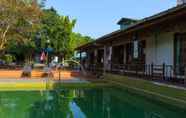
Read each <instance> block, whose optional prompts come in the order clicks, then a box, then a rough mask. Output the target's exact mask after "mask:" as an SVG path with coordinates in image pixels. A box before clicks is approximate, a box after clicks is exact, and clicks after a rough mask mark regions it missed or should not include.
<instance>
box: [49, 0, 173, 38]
mask: <svg viewBox="0 0 186 118" xmlns="http://www.w3.org/2000/svg"><path fill="white" fill-rule="evenodd" d="M174 6H176V0H47V2H46V7H47V8H49V7H54V8H55V9H56V10H57V11H58V13H59V14H61V15H68V16H70V18H72V19H76V20H77V23H76V26H75V28H74V31H75V32H78V33H81V34H83V35H87V36H91V37H93V38H99V37H101V36H103V35H105V34H107V33H110V32H113V31H115V30H118V29H119V26H118V25H117V22H118V21H119V20H120V19H121V18H122V17H127V18H134V19H142V18H144V17H148V16H151V15H154V14H156V13H159V12H161V11H164V10H167V9H169V8H171V7H174Z"/></svg>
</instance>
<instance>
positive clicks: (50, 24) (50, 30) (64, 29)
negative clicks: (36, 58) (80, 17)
mask: <svg viewBox="0 0 186 118" xmlns="http://www.w3.org/2000/svg"><path fill="white" fill-rule="evenodd" d="M42 23H43V25H42V30H41V31H40V32H41V34H42V38H41V39H42V41H41V46H42V47H43V48H45V47H46V42H47V40H50V47H52V48H53V50H54V51H55V53H56V54H58V55H63V56H64V55H66V54H67V53H68V46H69V41H70V40H71V34H72V33H73V32H72V30H73V28H74V26H75V23H76V20H70V18H69V17H68V16H60V15H59V14H57V12H56V11H55V10H54V9H53V8H51V9H48V10H44V15H43V17H42Z"/></svg>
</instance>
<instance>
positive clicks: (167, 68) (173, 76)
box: [89, 64, 186, 83]
mask: <svg viewBox="0 0 186 118" xmlns="http://www.w3.org/2000/svg"><path fill="white" fill-rule="evenodd" d="M185 70H186V66H185V65H183V66H178V65H177V66H173V65H166V64H161V65H155V64H111V68H110V69H107V71H108V72H111V73H117V74H122V75H128V76H137V77H143V78H147V79H157V80H166V81H172V82H179V83H183V82H184V79H186V77H185V75H186V74H185V73H186V72H185ZM89 71H92V72H103V66H99V65H96V64H94V65H90V66H89Z"/></svg>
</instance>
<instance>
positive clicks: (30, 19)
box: [0, 0, 92, 61]
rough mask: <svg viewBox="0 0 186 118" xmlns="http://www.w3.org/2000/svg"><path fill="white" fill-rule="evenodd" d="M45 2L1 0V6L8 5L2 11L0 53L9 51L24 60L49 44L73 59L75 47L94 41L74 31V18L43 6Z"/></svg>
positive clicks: (37, 0) (57, 51)
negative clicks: (37, 39) (37, 38)
mask: <svg viewBox="0 0 186 118" xmlns="http://www.w3.org/2000/svg"><path fill="white" fill-rule="evenodd" d="M45 1H46V0H35V1H31V0H18V1H15V2H14V0H1V1H0V7H2V8H5V9H4V11H0V12H1V13H0V19H1V21H0V23H1V24H4V25H2V26H3V27H1V28H0V34H2V36H1V35H0V52H1V53H2V52H8V53H10V54H12V55H15V57H16V59H17V60H21V61H23V60H25V59H27V58H32V55H33V54H34V53H36V52H40V51H41V49H46V48H47V47H49V48H52V49H53V53H54V54H55V55H58V56H59V57H61V56H63V57H65V58H71V57H72V56H73V53H74V49H75V48H76V47H78V46H80V45H82V44H85V43H87V42H89V41H92V39H91V38H90V37H88V36H82V35H81V34H79V33H74V32H73V29H74V27H75V24H76V20H75V19H70V18H69V17H68V16H63V15H59V14H58V13H57V12H56V10H55V9H53V8H51V9H42V8H44V3H45ZM8 3H10V4H8ZM38 34H39V46H38V45H37V43H36V42H37V41H36V37H37V35H38ZM48 41H50V43H49V42H48ZM2 50H3V51H2ZM2 54H3V53H2Z"/></svg>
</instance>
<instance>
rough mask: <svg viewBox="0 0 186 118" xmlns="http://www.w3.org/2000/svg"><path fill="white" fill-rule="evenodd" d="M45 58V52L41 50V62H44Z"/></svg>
mask: <svg viewBox="0 0 186 118" xmlns="http://www.w3.org/2000/svg"><path fill="white" fill-rule="evenodd" d="M45 59H46V55H45V52H42V53H41V57H40V61H41V63H44V61H45Z"/></svg>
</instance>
